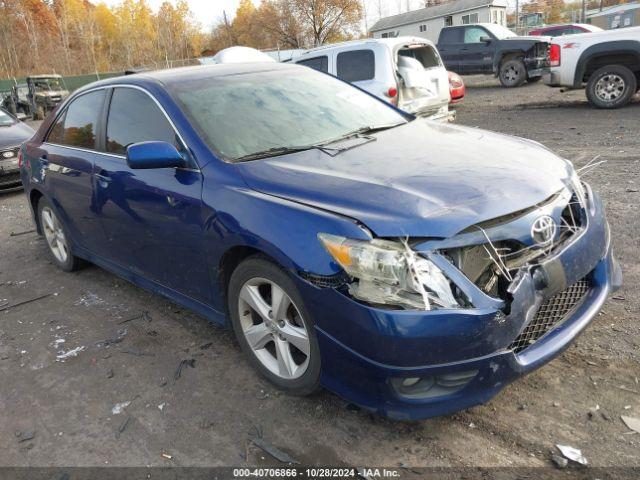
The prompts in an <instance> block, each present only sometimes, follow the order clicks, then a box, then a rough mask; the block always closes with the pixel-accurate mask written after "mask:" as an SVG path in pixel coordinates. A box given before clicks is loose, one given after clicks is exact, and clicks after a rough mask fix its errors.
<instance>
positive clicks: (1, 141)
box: [0, 122, 36, 149]
mask: <svg viewBox="0 0 640 480" xmlns="http://www.w3.org/2000/svg"><path fill="white" fill-rule="evenodd" d="M34 133H36V132H35V131H34V130H33V128H31V127H30V126H29V125H26V124H24V123H22V122H18V123H14V124H13V125H11V126H9V127H0V149H3V148H7V147H16V146H18V145H21V144H22V143H24V142H26V141H27V140H29V139H30V138H31V137H33V134H34Z"/></svg>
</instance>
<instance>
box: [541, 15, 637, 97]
mask: <svg viewBox="0 0 640 480" xmlns="http://www.w3.org/2000/svg"><path fill="white" fill-rule="evenodd" d="M543 80H544V83H546V84H547V85H549V86H550V87H565V88H567V89H576V88H582V87H585V88H586V93H587V99H588V100H589V103H591V105H593V106H594V107H597V108H618V107H621V106H623V105H626V104H627V103H628V102H629V101H630V100H631V97H633V95H634V94H635V92H636V91H637V90H638V88H639V86H640V27H633V28H621V29H619V30H605V31H602V32H594V33H580V34H577V35H567V36H564V37H555V38H553V40H552V42H551V45H550V46H549V68H548V69H547V71H546V72H545V73H544V75H543Z"/></svg>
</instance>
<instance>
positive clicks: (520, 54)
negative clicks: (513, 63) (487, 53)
mask: <svg viewBox="0 0 640 480" xmlns="http://www.w3.org/2000/svg"><path fill="white" fill-rule="evenodd" d="M525 55H526V54H525V52H524V50H520V49H516V50H501V51H499V52H497V54H496V56H495V57H494V58H493V74H494V75H495V76H496V77H497V76H498V75H499V74H500V69H501V68H502V64H503V63H504V62H508V61H509V60H513V59H516V58H522V59H523V60H524V57H525Z"/></svg>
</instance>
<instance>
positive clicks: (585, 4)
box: [580, 0, 602, 23]
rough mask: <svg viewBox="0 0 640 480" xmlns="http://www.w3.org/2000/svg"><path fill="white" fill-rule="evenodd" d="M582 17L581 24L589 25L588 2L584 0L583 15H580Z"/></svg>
mask: <svg viewBox="0 0 640 480" xmlns="http://www.w3.org/2000/svg"><path fill="white" fill-rule="evenodd" d="M601 4H602V3H601ZM580 17H581V18H580V23H587V1H586V0H582V14H581V15H580Z"/></svg>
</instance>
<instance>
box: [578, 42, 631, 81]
mask: <svg viewBox="0 0 640 480" xmlns="http://www.w3.org/2000/svg"><path fill="white" fill-rule="evenodd" d="M600 54H606V55H626V54H631V55H635V57H636V58H637V59H638V64H640V42H638V41H635V40H616V41H612V42H604V43H597V44H595V45H591V46H590V47H589V48H587V49H586V50H585V51H584V52H582V54H581V55H580V58H579V59H578V63H577V65H576V70H575V73H574V77H573V88H581V87H582V83H583V82H582V79H583V78H584V74H585V72H586V70H587V65H588V64H589V61H590V60H591V59H592V58H593V57H595V56H598V55H600Z"/></svg>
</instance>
